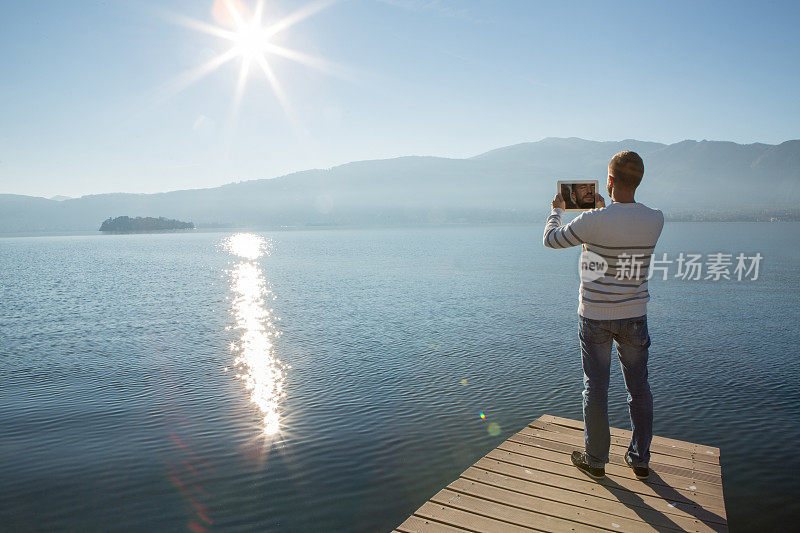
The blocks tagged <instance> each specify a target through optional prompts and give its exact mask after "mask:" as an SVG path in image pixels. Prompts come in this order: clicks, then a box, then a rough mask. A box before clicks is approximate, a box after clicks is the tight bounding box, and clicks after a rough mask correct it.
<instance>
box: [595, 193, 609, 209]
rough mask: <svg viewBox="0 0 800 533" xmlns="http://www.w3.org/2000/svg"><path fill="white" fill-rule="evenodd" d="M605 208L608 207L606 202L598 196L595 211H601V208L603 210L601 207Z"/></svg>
mask: <svg viewBox="0 0 800 533" xmlns="http://www.w3.org/2000/svg"><path fill="white" fill-rule="evenodd" d="M605 206H606V201H605V200H604V199H603V197H602V196H600V195H599V194H598V195H597V199H596V200H595V201H594V207H595V209H599V208H601V207H605Z"/></svg>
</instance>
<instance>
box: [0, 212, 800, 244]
mask: <svg viewBox="0 0 800 533" xmlns="http://www.w3.org/2000/svg"><path fill="white" fill-rule="evenodd" d="M666 222H667V223H673V224H694V223H703V224H713V223H719V224H797V223H800V220H778V221H775V222H769V221H766V220H683V219H679V220H676V219H670V218H669V217H667V218H666ZM539 226H542V227H544V223H542V224H539V223H538V222H492V223H479V222H464V223H457V222H454V223H442V224H394V225H365V224H360V225H355V224H352V225H345V224H340V225H335V226H334V225H328V226H322V225H308V226H289V225H286V226H257V225H254V226H237V227H233V226H218V227H210V226H199V227H197V228H196V229H194V230H164V231H125V232H106V231H104V232H98V231H97V230H63V231H42V232H34V231H30V232H0V239H11V238H26V237H100V238H102V237H114V236H117V237H119V236H126V235H128V236H141V235H170V234H192V235H195V234H205V233H239V232H262V231H267V232H294V231H335V230H342V231H346V230H364V231H371V230H392V229H425V228H430V229H436V228H470V227H474V228H481V227H487V228H488V227H531V228H539ZM539 229H541V228H539Z"/></svg>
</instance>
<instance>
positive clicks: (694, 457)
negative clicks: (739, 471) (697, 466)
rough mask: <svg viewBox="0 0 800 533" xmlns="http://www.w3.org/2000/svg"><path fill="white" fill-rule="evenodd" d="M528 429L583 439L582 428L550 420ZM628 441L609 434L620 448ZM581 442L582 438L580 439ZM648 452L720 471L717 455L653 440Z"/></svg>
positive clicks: (529, 425) (539, 422)
mask: <svg viewBox="0 0 800 533" xmlns="http://www.w3.org/2000/svg"><path fill="white" fill-rule="evenodd" d="M528 429H530V430H536V429H539V430H545V431H550V432H553V433H559V434H561V433H564V434H567V435H577V436H578V437H580V439H583V429H578V428H571V427H567V426H561V425H558V424H553V423H551V422H543V421H540V420H534V421H533V422H531V423H530V424H528ZM522 431H525V429H523V430H522ZM630 441H631V439H630V436H629V437H628V438H624V437H620V436H615V435H611V446H621V447H622V448H624V449H625V450H627V449H628V444H629V443H630ZM581 444H583V440H581ZM623 453H624V451H623ZM650 453H651V454H652V455H654V456H662V455H667V456H670V457H677V458H681V459H687V460H691V461H695V462H699V463H707V464H710V465H713V466H715V467H717V469H716V473H717V474H719V473H720V472H721V470H720V469H719V457H718V456H716V455H705V454H702V453H698V452H696V451H692V450H688V449H686V448H676V447H674V446H666V445H664V444H658V443H655V442H653V443H651V444H650ZM701 466H702V465H701ZM708 471H709V472H712V471H714V470H708Z"/></svg>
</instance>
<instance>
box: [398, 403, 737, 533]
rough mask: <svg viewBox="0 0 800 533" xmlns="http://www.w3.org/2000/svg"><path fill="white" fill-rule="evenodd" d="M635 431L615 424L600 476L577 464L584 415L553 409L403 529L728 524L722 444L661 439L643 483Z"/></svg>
mask: <svg viewBox="0 0 800 533" xmlns="http://www.w3.org/2000/svg"><path fill="white" fill-rule="evenodd" d="M630 437H631V432H630V431H626V430H622V429H617V428H611V454H610V459H611V462H610V463H609V464H607V465H606V477H605V479H603V480H601V481H595V480H593V479H592V478H590V477H589V476H587V475H586V474H584V473H583V472H581V471H579V470H578V469H577V468H575V466H573V465H572V463H571V462H570V453H571V452H572V451H573V450H583V422H579V421H575V420H568V419H566V418H559V417H555V416H550V415H544V416H542V417H540V418H538V419H537V420H535V421H533V422H532V423H530V424H529V425H528V426H527V427H526V428H524V429H523V430H522V431H520V432H519V433H517V434H515V435H512V436H511V437H510V438H509V439H508V440H506V441H505V442H503V443H502V444H500V446H498V447H497V448H495V449H494V450H492V451H490V452H489V453H488V454H486V455H485V456H484V457H482V458H481V459H480V460H479V461H478V462H477V463H475V464H474V465H472V466H471V467H470V468H468V469H467V470H466V471H465V472H464V473H463V474H461V476H460V477H459V478H458V479H456V480H455V481H453V482H452V483H450V484H449V485H448V486H447V487H445V488H443V489H442V490H440V491H439V492H438V493H436V495H434V496H433V497H432V498H431V499H430V500H428V501H427V502H426V503H425V504H424V505H423V506H422V507H420V508H419V509H417V511H416V512H415V513H414V514H413V515H412V516H411V517H409V518H408V519H407V520H406V521H405V522H403V523H402V524H400V525H399V526H398V527H397V529H396V530H395V531H401V532H404V533H411V532H417V531H425V532H429V531H432V532H452V533H456V532H464V531H480V532H483V531H504V532H505V531H509V532H517V531H728V521H727V515H726V513H725V500H724V498H723V495H722V471H721V468H720V463H719V448H713V447H711V446H703V445H700V444H693V443H691V442H683V441H679V440H674V439H667V438H663V437H654V438H653V443H652V445H651V447H650V454H651V457H650V477H649V479H647V480H646V481H639V480H637V479H636V477H635V476H634V475H633V471H632V470H631V469H630V468H629V467H628V466H627V465H626V464H625V462H624V460H623V455H624V453H625V451H626V450H627V447H628V443H629V442H630Z"/></svg>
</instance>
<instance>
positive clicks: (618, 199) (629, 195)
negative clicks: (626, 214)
mask: <svg viewBox="0 0 800 533" xmlns="http://www.w3.org/2000/svg"><path fill="white" fill-rule="evenodd" d="M611 200H612V201H614V202H615V203H618V204H635V203H636V200H634V199H633V192H628V191H620V190H618V189H616V188H615V189H614V190H613V191H612V192H611Z"/></svg>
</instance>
